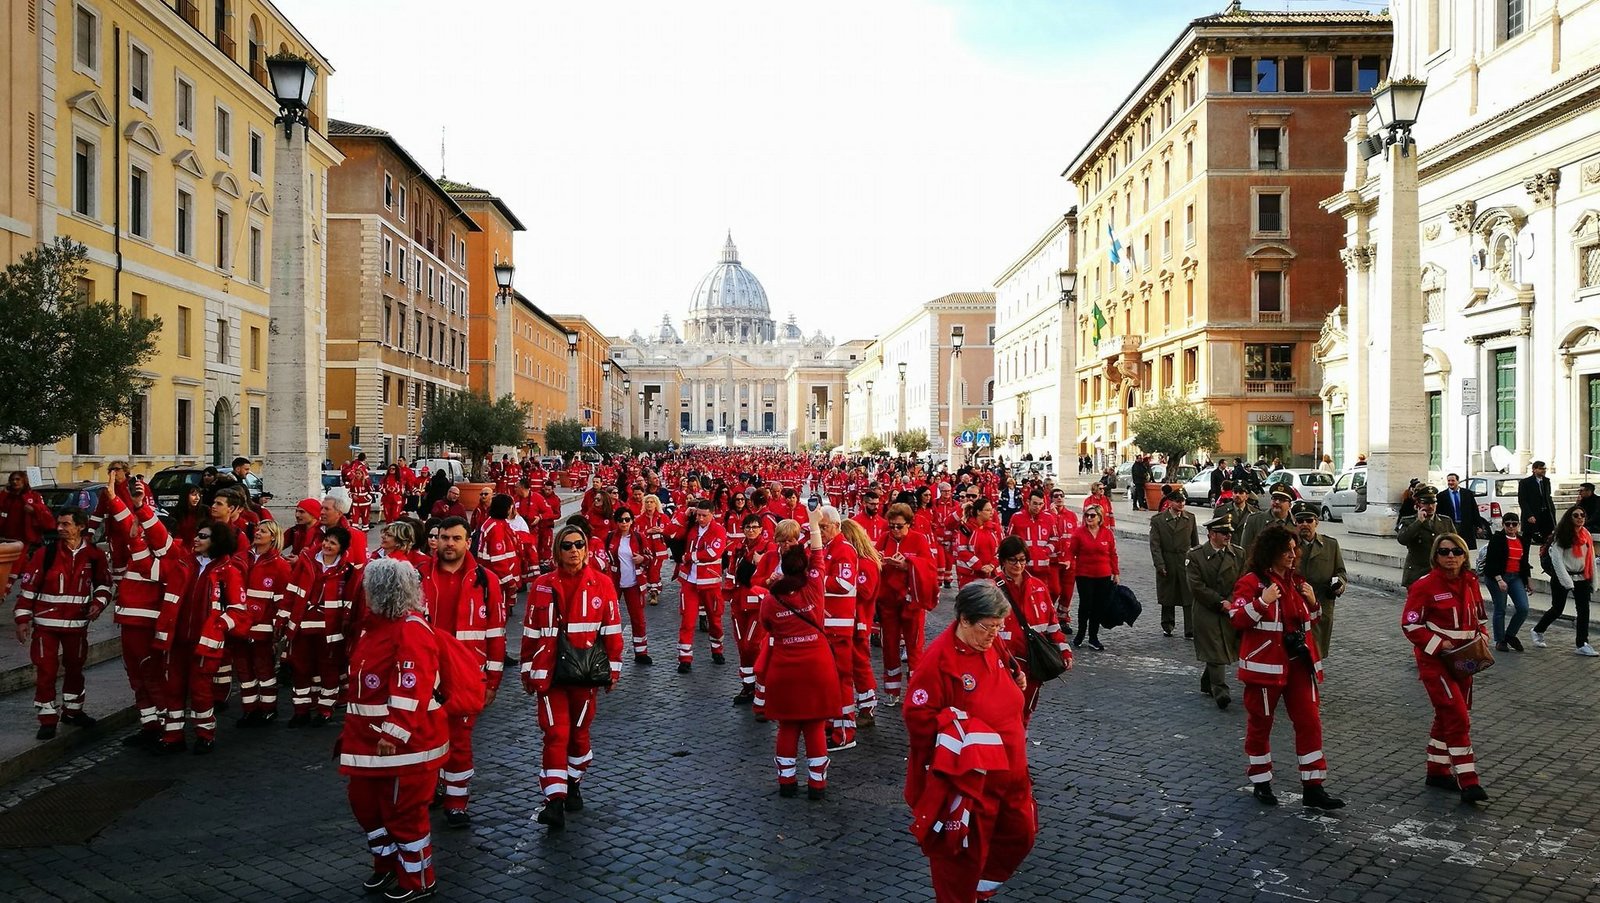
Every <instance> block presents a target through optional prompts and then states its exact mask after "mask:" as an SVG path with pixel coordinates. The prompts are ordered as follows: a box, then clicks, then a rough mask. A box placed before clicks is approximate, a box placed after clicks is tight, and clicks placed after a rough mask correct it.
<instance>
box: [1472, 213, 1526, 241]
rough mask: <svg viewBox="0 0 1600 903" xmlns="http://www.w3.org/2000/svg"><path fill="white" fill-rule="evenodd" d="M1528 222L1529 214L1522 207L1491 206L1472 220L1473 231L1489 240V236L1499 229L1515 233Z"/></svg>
mask: <svg viewBox="0 0 1600 903" xmlns="http://www.w3.org/2000/svg"><path fill="white" fill-rule="evenodd" d="M1527 224H1528V214H1526V213H1523V212H1522V208H1521V207H1512V206H1501V207H1490V208H1489V209H1488V210H1485V211H1483V212H1482V213H1480V214H1478V216H1477V218H1476V219H1474V220H1473V221H1472V231H1473V232H1475V233H1477V235H1478V236H1479V237H1480V238H1482V239H1483V240H1484V241H1485V242H1487V241H1488V240H1489V236H1490V235H1493V234H1494V233H1495V232H1497V231H1508V232H1510V233H1511V234H1512V235H1515V234H1517V233H1518V232H1521V231H1522V227H1523V226H1525V225H1527Z"/></svg>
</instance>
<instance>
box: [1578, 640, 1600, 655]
mask: <svg viewBox="0 0 1600 903" xmlns="http://www.w3.org/2000/svg"><path fill="white" fill-rule="evenodd" d="M1573 651H1574V652H1576V653H1578V654H1579V655H1600V652H1596V651H1594V647H1593V646H1591V645H1589V644H1588V643H1584V644H1583V645H1582V646H1579V647H1578V648H1577V649H1574V650H1573Z"/></svg>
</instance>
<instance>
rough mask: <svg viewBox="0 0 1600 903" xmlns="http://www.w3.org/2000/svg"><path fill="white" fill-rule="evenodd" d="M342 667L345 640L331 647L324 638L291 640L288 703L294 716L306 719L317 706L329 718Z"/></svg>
mask: <svg viewBox="0 0 1600 903" xmlns="http://www.w3.org/2000/svg"><path fill="white" fill-rule="evenodd" d="M344 666H345V656H344V640H336V641H334V642H332V643H330V642H328V640H327V638H326V637H322V636H299V635H296V636H295V638H294V639H293V640H290V641H289V670H290V671H292V672H293V673H294V695H293V696H291V697H290V700H291V702H292V703H293V704H294V713H295V714H296V715H309V714H311V708H312V706H316V707H317V708H318V709H319V710H320V711H321V713H322V714H324V715H332V714H333V704H334V702H335V701H336V700H337V699H338V698H339V679H340V677H341V675H342V674H343V672H344Z"/></svg>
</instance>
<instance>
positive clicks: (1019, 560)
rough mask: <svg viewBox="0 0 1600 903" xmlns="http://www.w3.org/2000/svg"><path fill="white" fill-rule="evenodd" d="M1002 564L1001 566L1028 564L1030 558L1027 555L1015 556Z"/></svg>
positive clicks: (1004, 560)
mask: <svg viewBox="0 0 1600 903" xmlns="http://www.w3.org/2000/svg"><path fill="white" fill-rule="evenodd" d="M1000 563H1001V564H1027V563H1028V556H1026V555H1013V556H1011V557H1010V558H1006V559H1003V560H1002V561H1001V562H1000Z"/></svg>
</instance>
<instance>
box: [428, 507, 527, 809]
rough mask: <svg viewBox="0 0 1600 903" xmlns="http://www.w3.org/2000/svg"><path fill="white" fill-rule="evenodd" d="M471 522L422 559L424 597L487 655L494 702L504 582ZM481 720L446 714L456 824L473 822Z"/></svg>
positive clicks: (446, 624) (442, 535) (443, 626)
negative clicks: (475, 741) (477, 555)
mask: <svg viewBox="0 0 1600 903" xmlns="http://www.w3.org/2000/svg"><path fill="white" fill-rule="evenodd" d="M467 542H468V539H467V523H466V521H464V520H462V519H461V518H459V517H451V518H446V519H445V521H444V522H443V523H441V524H440V525H439V548H438V551H437V552H436V553H435V555H434V557H433V558H431V559H429V560H428V561H425V562H423V564H422V568H421V573H422V599H423V608H424V610H425V611H426V612H427V617H428V620H429V622H430V623H432V624H433V629H435V630H445V631H449V632H450V633H452V634H454V635H455V638H456V639H458V640H460V641H461V642H462V644H463V645H465V646H466V647H467V648H468V649H471V650H472V651H473V652H475V653H477V654H478V655H479V656H480V657H481V658H482V659H483V671H484V680H485V682H486V683H487V684H488V687H487V690H486V691H485V693H484V705H485V706H488V705H489V704H490V703H492V702H494V697H495V693H496V691H498V690H499V689H500V676H501V674H502V673H503V670H504V668H505V660H506V607H505V602H504V596H503V595H502V593H501V587H500V581H499V580H498V579H496V577H495V575H494V574H492V573H490V571H489V569H488V568H486V567H484V566H483V565H482V564H479V563H478V561H477V560H476V559H474V558H473V557H472V553H471V552H469V551H468V550H467ZM477 722H478V719H477V717H475V716H471V715H462V716H455V717H449V718H447V723H448V724H449V728H450V755H449V758H447V759H445V762H444V767H443V769H442V770H441V772H440V777H441V778H442V779H443V780H442V782H441V783H440V788H441V789H442V791H443V793H444V815H445V821H446V822H447V823H448V824H449V825H450V827H452V828H465V827H466V826H468V825H469V824H471V823H472V816H471V815H469V814H468V813H467V801H468V796H469V795H470V791H471V786H470V785H471V781H472V776H473V767H472V730H473V728H474V727H475V726H476V725H477Z"/></svg>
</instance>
